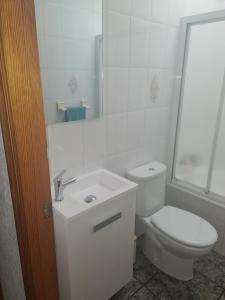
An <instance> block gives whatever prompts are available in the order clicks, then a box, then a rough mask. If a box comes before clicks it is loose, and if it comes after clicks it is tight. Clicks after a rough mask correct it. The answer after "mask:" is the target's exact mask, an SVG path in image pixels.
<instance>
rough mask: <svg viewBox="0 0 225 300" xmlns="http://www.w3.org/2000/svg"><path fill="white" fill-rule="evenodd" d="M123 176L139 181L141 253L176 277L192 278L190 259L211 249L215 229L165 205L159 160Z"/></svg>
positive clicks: (198, 219)
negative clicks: (142, 240) (142, 228)
mask: <svg viewBox="0 0 225 300" xmlns="http://www.w3.org/2000/svg"><path fill="white" fill-rule="evenodd" d="M127 175H128V178H129V179H130V180H132V181H134V182H136V183H138V184H139V189H138V192H137V208H136V214H137V219H138V220H139V222H141V224H142V225H145V227H144V228H145V229H144V231H145V241H144V249H143V251H144V254H145V256H146V257H147V258H148V259H149V260H150V261H151V262H152V263H153V264H154V265H155V266H156V267H158V268H159V269H160V270H162V271H164V272H165V273H167V274H169V275H171V276H173V277H175V278H177V279H180V280H190V279H192V278H193V262H194V259H195V258H197V257H199V256H202V255H204V254H207V253H208V252H209V251H210V250H211V249H212V248H213V246H214V244H215V243H216V241H217V238H218V235H217V232H216V230H215V229H214V227H213V226H212V225H211V224H210V223H208V222H207V221H206V220H204V219H202V218H201V217H199V216H196V215H194V214H192V213H189V212H187V211H185V210H182V209H179V208H175V207H171V206H165V188H166V166H165V165H163V164H162V163H159V162H152V163H150V164H147V165H144V166H141V167H139V168H136V169H134V170H131V171H129V172H128V174H127Z"/></svg>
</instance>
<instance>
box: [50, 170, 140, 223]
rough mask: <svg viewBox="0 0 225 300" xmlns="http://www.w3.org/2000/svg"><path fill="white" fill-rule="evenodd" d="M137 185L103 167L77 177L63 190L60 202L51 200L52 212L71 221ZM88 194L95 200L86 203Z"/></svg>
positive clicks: (133, 188) (135, 187)
mask: <svg viewBox="0 0 225 300" xmlns="http://www.w3.org/2000/svg"><path fill="white" fill-rule="evenodd" d="M137 187H138V185H137V184H136V183H134V182H132V181H130V180H127V179H126V178H124V177H122V176H119V175H117V174H114V173H112V172H110V171H108V170H105V169H98V170H96V171H94V172H91V173H87V174H85V175H82V176H79V177H78V182H77V183H74V184H72V185H71V186H68V187H67V188H66V189H65V190H64V200H63V201H62V202H56V201H53V209H54V213H59V214H61V215H62V216H63V217H65V219H66V220H67V221H71V220H72V219H74V218H75V217H78V216H80V215H82V214H84V213H86V212H87V211H89V210H90V209H93V208H96V207H97V206H99V205H104V204H106V203H108V202H110V201H112V200H113V199H115V198H118V197H120V196H121V195H124V194H125V193H128V192H130V191H133V190H135V189H137ZM89 195H94V196H96V200H95V201H93V202H91V203H86V202H85V198H86V197H87V196H89Z"/></svg>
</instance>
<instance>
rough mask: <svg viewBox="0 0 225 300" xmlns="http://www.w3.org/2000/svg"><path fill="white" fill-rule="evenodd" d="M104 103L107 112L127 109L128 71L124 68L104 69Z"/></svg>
mask: <svg viewBox="0 0 225 300" xmlns="http://www.w3.org/2000/svg"><path fill="white" fill-rule="evenodd" d="M104 76H105V87H104V89H105V99H107V101H106V103H105V105H106V110H107V114H112V113H121V112H125V111H127V101H128V88H129V71H128V69H126V68H109V69H105V75H104Z"/></svg>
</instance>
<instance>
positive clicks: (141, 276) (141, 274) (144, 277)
mask: <svg viewBox="0 0 225 300" xmlns="http://www.w3.org/2000/svg"><path fill="white" fill-rule="evenodd" d="M156 272H157V268H156V267H155V266H154V265H153V264H152V263H151V262H150V261H149V260H148V259H147V258H146V257H145V256H144V255H143V253H142V252H141V251H140V250H138V251H137V257H136V264H135V265H134V277H135V278H136V279H137V280H139V281H140V282H141V283H146V282H147V281H148V280H149V279H150V278H151V277H152V276H154V275H155V274H156Z"/></svg>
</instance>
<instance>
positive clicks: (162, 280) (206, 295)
mask: <svg viewBox="0 0 225 300" xmlns="http://www.w3.org/2000/svg"><path fill="white" fill-rule="evenodd" d="M126 299H129V300H135V299H136V300H138V299H140V300H157V299H158V300H159V299H161V300H167V299H168V300H177V299H179V300H180V299H182V300H214V299H218V300H219V299H220V300H225V257H223V256H221V255H219V254H217V253H216V252H214V251H212V252H211V253H210V254H209V255H207V256H205V257H203V258H201V259H199V260H198V261H196V263H195V275H194V278H193V280H191V281H187V282H182V281H179V280H176V279H174V278H171V277H170V276H168V275H166V274H164V273H163V272H161V271H159V270H158V269H156V267H154V266H153V265H152V264H151V263H150V262H149V261H148V260H147V259H146V258H145V257H144V256H143V254H142V252H141V249H140V247H138V249H137V261H136V264H135V266H134V277H133V280H132V281H130V282H129V283H128V284H127V285H126V286H125V287H124V288H123V289H122V290H120V291H119V292H118V293H117V294H116V295H115V296H113V297H112V298H111V300H126Z"/></svg>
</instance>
